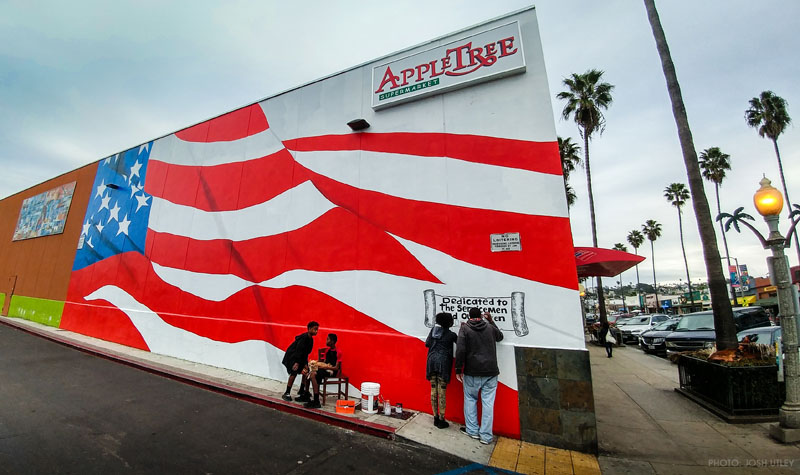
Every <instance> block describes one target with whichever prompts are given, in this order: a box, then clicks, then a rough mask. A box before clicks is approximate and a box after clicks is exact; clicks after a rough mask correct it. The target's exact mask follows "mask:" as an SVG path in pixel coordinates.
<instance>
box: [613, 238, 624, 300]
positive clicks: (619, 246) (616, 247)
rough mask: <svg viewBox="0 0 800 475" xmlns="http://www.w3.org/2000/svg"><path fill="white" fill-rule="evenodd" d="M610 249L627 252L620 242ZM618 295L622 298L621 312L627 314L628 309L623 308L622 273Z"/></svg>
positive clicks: (620, 274)
mask: <svg viewBox="0 0 800 475" xmlns="http://www.w3.org/2000/svg"><path fill="white" fill-rule="evenodd" d="M611 249H613V250H615V251H622V252H628V248H627V247H625V245H624V244H622V243H621V242H618V243H616V244H614V247H612V248H611ZM619 294H620V296H622V312H623V313H628V308H627V307H626V306H625V292H624V291H623V289H622V272H620V273H619Z"/></svg>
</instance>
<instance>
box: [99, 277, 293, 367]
mask: <svg viewBox="0 0 800 475" xmlns="http://www.w3.org/2000/svg"><path fill="white" fill-rule="evenodd" d="M84 299H85V300H87V301H91V300H105V301H107V302H109V303H111V305H113V306H115V307H117V308H118V309H120V310H121V311H122V312H124V313H125V315H127V316H128V318H130V319H131V322H133V324H134V326H135V327H136V329H137V330H138V331H139V333H140V334H141V335H142V338H144V341H145V343H147V347H148V348H150V351H151V352H153V353H157V354H160V355H165V356H172V357H174V358H180V359H183V360H188V361H194V362H197V363H201V364H206V365H210V366H216V367H218V368H227V369H232V370H234V371H240V372H242V373H247V374H253V375H256V376H261V377H264V378H270V379H276V380H279V381H286V379H287V374H286V369H285V368H284V367H283V365H281V364H280V362H281V360H283V355H284V351H283V350H281V349H279V348H276V347H274V346H272V345H270V344H269V343H267V342H266V341H262V340H247V341H241V342H237V343H226V342H220V341H214V340H212V339H210V338H206V337H202V336H199V335H196V334H194V333H191V332H189V331H186V330H183V329H180V328H177V327H173V326H172V325H169V324H168V323H166V322H165V321H164V320H162V319H161V317H160V316H159V315H158V314H157V313H156V312H153V311H152V310H150V309H149V308H148V307H147V306H145V305H144V304H142V303H140V302H138V301H137V300H136V299H134V298H133V297H132V296H131V295H130V294H128V293H127V292H125V291H124V290H122V289H120V288H119V287H116V286H113V285H106V286H103V287H101V288H99V289H97V290H95V291H94V292H92V293H91V294H89V295H87V296H86V297H84Z"/></svg>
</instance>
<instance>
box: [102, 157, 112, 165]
mask: <svg viewBox="0 0 800 475" xmlns="http://www.w3.org/2000/svg"><path fill="white" fill-rule="evenodd" d="M109 163H111V157H107V158H106V159H105V160H103V164H105V165H108V164H109Z"/></svg>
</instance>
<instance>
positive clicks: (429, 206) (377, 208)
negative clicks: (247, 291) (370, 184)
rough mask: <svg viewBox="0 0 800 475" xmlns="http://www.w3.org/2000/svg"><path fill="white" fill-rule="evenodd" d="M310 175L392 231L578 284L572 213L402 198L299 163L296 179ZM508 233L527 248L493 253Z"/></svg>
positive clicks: (540, 278)
mask: <svg viewBox="0 0 800 475" xmlns="http://www.w3.org/2000/svg"><path fill="white" fill-rule="evenodd" d="M309 179H310V180H311V181H312V182H313V183H314V185H315V186H316V187H317V188H318V189H319V190H320V192H322V194H323V195H325V197H326V198H328V199H329V200H330V201H331V202H333V203H335V204H337V205H339V206H341V207H343V208H345V209H348V210H353V212H354V213H356V214H357V215H358V216H359V217H361V218H362V219H365V220H366V221H368V222H370V223H372V224H374V225H375V226H377V227H378V228H380V229H383V230H385V231H387V232H389V233H392V234H395V235H397V236H400V237H402V238H405V239H408V240H411V241H414V242H416V243H420V244H423V245H425V246H428V247H431V248H434V249H437V250H440V251H442V252H444V253H446V254H448V255H450V256H452V257H454V258H456V259H459V260H462V261H466V262H469V263H471V264H475V265H477V266H481V267H485V268H487V269H494V270H496V271H499V272H504V273H506V274H511V275H515V276H518V277H522V278H524V279H529V280H534V281H537V282H541V283H544V284H550V285H557V286H560V287H566V288H568V289H577V288H578V276H577V271H576V268H575V255H574V253H575V249H574V247H573V245H572V231H571V229H570V224H569V218H561V217H552V216H531V215H526V214H520V213H510V212H504V211H492V210H484V209H476V208H465V207H461V206H452V205H443V204H438V203H430V202H426V201H415V200H409V199H405V198H398V197H395V196H390V195H385V194H383V193H378V192H375V191H368V190H362V189H359V188H355V187H352V186H349V185H345V184H343V183H340V182H338V181H335V180H332V179H330V178H328V177H326V176H324V175H320V174H317V173H315V172H312V171H310V170H308V169H306V168H304V167H302V165H299V164H298V165H297V169H296V171H295V181H305V180H309ZM476 230H480V232H476ZM507 232H518V233H520V237H521V241H522V242H521V244H522V250H521V251H515V252H491V245H490V242H491V238H490V235H491V234H497V233H507Z"/></svg>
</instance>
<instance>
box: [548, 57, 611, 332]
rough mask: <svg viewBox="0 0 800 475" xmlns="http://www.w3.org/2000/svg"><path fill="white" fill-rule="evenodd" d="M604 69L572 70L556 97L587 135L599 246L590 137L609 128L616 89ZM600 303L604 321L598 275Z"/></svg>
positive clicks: (585, 146) (594, 240) (585, 150)
mask: <svg viewBox="0 0 800 475" xmlns="http://www.w3.org/2000/svg"><path fill="white" fill-rule="evenodd" d="M602 77H603V71H599V70H597V69H590V70H588V71H586V72H585V73H583V74H577V73H572V76H570V77H568V78H565V79H564V81H563V84H564V86H566V87H567V90H566V91H562V92H559V93H558V94H557V95H556V97H557V98H559V99H562V100H564V101H566V104H565V105H564V110H563V111H562V112H561V116H562V118H564V119H565V120H566V119H569V118H570V117H572V119H573V120H574V121H575V124H576V125H577V126H578V130H579V131H580V134H581V137H583V164H584V166H585V167H586V186H587V187H588V195H589V216H590V218H591V225H592V244H593V245H594V247H597V223H596V218H595V212H594V196H593V195H592V172H591V167H590V165H589V140H590V139H591V137H592V134H594V133H595V132H596V133H598V134H602V133H603V130H604V129H605V123H606V121H605V118H604V117H603V113H602V110H603V109H608V106H610V105H611V102H612V100H613V99H612V97H611V91H612V90H613V89H614V86H612V85H611V84H609V83H606V82H601V81H600V80H601V79H602ZM597 303H598V305H599V306H600V321H601V322H602V323H606V322H607V321H608V317H607V316H606V308H605V299H604V298H603V282H602V279H601V278H600V277H599V276H598V277H597Z"/></svg>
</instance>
